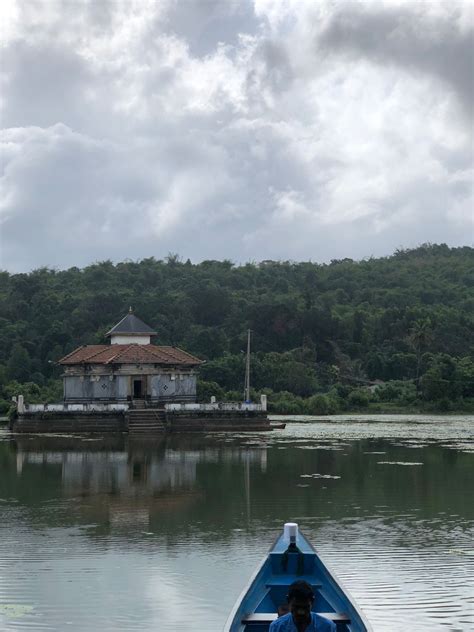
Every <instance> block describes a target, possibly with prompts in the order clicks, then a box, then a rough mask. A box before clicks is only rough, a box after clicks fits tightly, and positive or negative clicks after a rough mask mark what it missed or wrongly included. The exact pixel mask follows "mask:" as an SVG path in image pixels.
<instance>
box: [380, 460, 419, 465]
mask: <svg viewBox="0 0 474 632" xmlns="http://www.w3.org/2000/svg"><path fill="white" fill-rule="evenodd" d="M377 465H424V463H417V462H415V461H413V462H411V461H377Z"/></svg>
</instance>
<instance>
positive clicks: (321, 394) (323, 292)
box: [0, 244, 474, 413]
mask: <svg viewBox="0 0 474 632" xmlns="http://www.w3.org/2000/svg"><path fill="white" fill-rule="evenodd" d="M129 306H132V307H133V309H134V311H135V313H136V314H137V315H138V316H139V317H140V318H141V319H142V320H144V321H145V322H146V323H148V324H149V325H151V326H152V327H154V328H155V329H156V331H157V332H158V336H157V339H156V340H155V342H156V344H165V345H173V346H178V347H182V348H183V349H186V350H187V351H189V352H190V353H193V354H195V355H197V356H199V357H201V358H202V359H204V360H206V364H205V365H204V366H203V367H202V370H201V382H200V384H199V393H200V396H201V397H202V398H207V397H208V396H209V395H210V394H215V395H217V396H219V397H226V398H232V399H234V398H239V399H241V397H242V391H243V381H244V354H243V351H244V350H245V347H246V335H247V329H248V328H250V329H251V330H252V385H253V387H254V389H255V390H256V391H258V392H266V393H267V394H268V395H269V399H270V402H271V404H272V406H273V409H274V410H277V411H281V412H308V413H318V412H323V413H325V412H338V411H344V410H354V409H358V408H360V409H364V408H366V407H368V406H370V407H372V408H374V407H375V408H377V407H378V409H381V410H382V409H390V407H392V408H394V407H400V408H406V407H411V408H413V409H422V408H427V409H432V410H450V409H451V410H454V409H456V410H462V409H465V410H470V409H471V407H472V406H473V401H472V398H474V359H473V357H474V249H473V248H469V247H462V248H449V247H448V246H446V245H430V244H426V245H423V246H420V247H419V248H416V249H413V250H399V251H397V252H396V253H395V254H394V255H393V256H391V257H384V258H378V259H375V258H371V259H368V260H364V261H359V262H356V261H352V260H351V259H343V260H337V261H332V262H331V263H330V264H316V263H311V262H303V263H295V262H291V261H284V262H281V261H280V262H277V261H263V262H261V263H248V264H246V265H243V266H235V265H234V264H233V263H232V262H230V261H203V262H202V263H200V264H197V265H194V264H192V263H191V262H190V261H189V260H188V261H182V260H181V259H180V258H179V257H178V256H177V255H169V256H168V257H167V258H166V259H165V260H156V259H154V258H149V259H144V260H142V261H139V262H133V261H125V262H122V263H118V264H115V265H114V264H113V263H112V262H110V261H104V262H100V263H96V264H93V265H90V266H88V267H86V268H84V269H79V268H70V269H68V270H63V271H57V270H50V269H46V268H41V269H38V270H35V271H33V272H31V273H29V274H9V273H8V272H0V389H1V390H0V398H1V399H2V400H3V403H2V404H1V406H2V407H3V409H5V408H6V407H7V406H8V401H9V399H10V398H11V395H12V394H15V393H16V392H19V390H21V391H22V392H24V393H25V394H26V396H27V397H28V398H29V400H30V401H34V400H36V401H38V400H39V401H42V400H49V401H51V399H58V398H60V397H61V385H60V381H59V377H60V368H59V367H58V366H57V365H56V364H55V361H56V360H58V359H59V358H60V357H62V356H63V355H65V354H66V353H69V352H70V351H72V350H73V349H75V348H76V347H77V346H79V345H81V344H101V343H104V342H105V340H104V334H105V332H106V331H107V330H108V329H109V328H110V327H112V326H113V325H114V324H115V323H117V322H118V321H119V320H120V319H121V318H122V317H123V316H124V314H125V313H126V312H127V311H128V308H129ZM382 383H383V384H382ZM377 384H379V387H377Z"/></svg>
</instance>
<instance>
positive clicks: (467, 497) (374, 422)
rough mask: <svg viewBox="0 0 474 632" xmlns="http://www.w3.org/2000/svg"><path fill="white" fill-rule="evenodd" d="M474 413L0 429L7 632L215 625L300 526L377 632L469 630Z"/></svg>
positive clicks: (473, 608)
mask: <svg viewBox="0 0 474 632" xmlns="http://www.w3.org/2000/svg"><path fill="white" fill-rule="evenodd" d="M473 429H474V418H473V417H447V418H441V417H436V418H429V417H408V416H407V417H393V418H390V417H387V416H378V417H371V418H370V419H369V420H367V419H364V418H363V417H352V418H347V417H345V418H342V417H340V418H332V419H331V420H323V419H314V418H313V420H309V419H308V418H299V419H298V420H297V422H296V423H291V424H289V425H288V426H287V428H286V430H284V431H275V432H273V433H268V434H242V435H239V436H233V437H231V436H229V435H226V434H213V435H207V436H187V437H184V436H181V437H175V438H171V439H163V440H158V441H152V442H150V441H148V442H140V441H132V440H129V439H128V438H127V437H125V436H123V437H117V438H106V437H100V438H99V437H94V438H85V439H80V438H78V439H72V438H68V437H64V436H29V437H26V436H24V437H21V436H18V435H17V436H12V435H9V434H8V433H7V432H6V431H0V514H1V520H0V629H1V630H5V631H11V630H28V631H30V632H31V631H32V630H34V631H38V632H40V631H43V630H54V631H59V630H61V631H63V630H71V631H88V630H90V631H95V630H103V631H104V632H109V631H110V632H112V631H116V630H126V631H129V632H134V631H137V630H140V631H152V630H153V631H155V632H157V631H159V632H171V631H173V632H175V631H183V632H184V631H186V632H188V631H189V630H194V631H196V632H214V631H215V632H218V631H220V630H221V629H222V627H223V625H224V623H225V620H226V618H227V615H228V613H229V611H230V609H231V607H232V605H233V603H234V601H235V599H236V598H237V596H238V595H239V593H240V592H241V590H242V588H243V587H244V585H245V583H246V581H247V579H248V577H249V576H250V574H251V573H252V571H253V570H254V568H255V566H256V564H257V563H258V562H259V561H260V559H261V558H262V557H263V555H264V554H265V552H266V550H267V549H268V548H269V546H270V544H271V543H272V540H273V539H274V537H275V535H276V533H277V531H278V530H279V529H280V527H281V525H282V524H283V522H285V521H287V520H295V521H297V522H299V523H300V525H301V527H302V529H304V531H305V533H306V534H307V535H308V536H309V538H310V540H311V541H312V542H313V543H314V545H315V546H316V547H317V548H318V550H319V552H320V553H321V554H322V556H323V557H324V559H325V561H326V562H327V563H328V564H329V565H330V566H331V567H332V568H333V569H334V571H335V572H336V574H337V575H338V576H339V577H340V579H341V580H342V581H343V582H344V584H345V585H346V586H347V587H348V588H349V590H350V591H351V592H352V594H353V595H354V597H355V598H356V599H357V601H358V603H359V605H360V606H361V607H362V608H363V610H364V611H365V613H366V615H367V617H368V618H369V619H370V621H371V623H372V624H373V626H374V630H375V631H376V632H392V631H393V632H395V631H397V632H400V631H405V630H413V631H416V632H425V631H426V632H427V631H428V630H430V631H432V630H446V631H447V630H449V631H453V632H456V631H468V630H473V629H474V579H473V578H474V543H473V524H474V504H473V503H472V498H471V495H472V489H473V482H474V441H473Z"/></svg>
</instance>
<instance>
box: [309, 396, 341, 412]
mask: <svg viewBox="0 0 474 632" xmlns="http://www.w3.org/2000/svg"><path fill="white" fill-rule="evenodd" d="M305 404H306V412H307V413H308V414H309V415H331V414H334V413H336V412H337V411H338V405H337V402H336V401H335V400H334V399H332V398H331V397H329V396H328V395H322V394H318V395H313V396H312V397H310V398H309V399H307V400H306V402H305Z"/></svg>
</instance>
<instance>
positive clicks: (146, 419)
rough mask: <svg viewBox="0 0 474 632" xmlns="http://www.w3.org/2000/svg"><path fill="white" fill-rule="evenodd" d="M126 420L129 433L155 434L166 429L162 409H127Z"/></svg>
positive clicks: (164, 415)
mask: <svg viewBox="0 0 474 632" xmlns="http://www.w3.org/2000/svg"><path fill="white" fill-rule="evenodd" d="M127 420H128V431H129V433H130V434H156V433H163V432H165V431H166V414H165V412H164V411H163V410H156V409H149V408H148V409H139V410H129V411H128V414H127Z"/></svg>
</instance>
